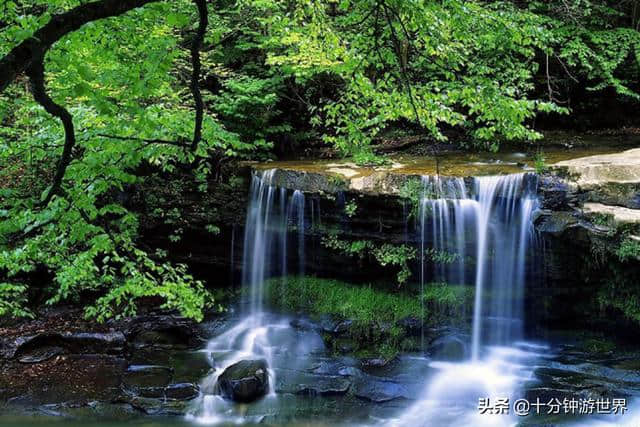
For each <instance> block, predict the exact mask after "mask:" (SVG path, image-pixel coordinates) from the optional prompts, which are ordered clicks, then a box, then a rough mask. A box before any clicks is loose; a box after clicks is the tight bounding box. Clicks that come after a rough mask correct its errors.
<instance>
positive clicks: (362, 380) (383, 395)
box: [353, 375, 409, 403]
mask: <svg viewBox="0 0 640 427" xmlns="http://www.w3.org/2000/svg"><path fill="white" fill-rule="evenodd" d="M353 394H354V395H355V396H356V397H359V398H361V399H365V400H369V401H371V402H376V403H382V402H388V401H390V400H394V399H400V398H405V399H406V398H408V396H409V391H408V390H407V388H406V387H405V386H404V385H402V384H400V383H397V382H395V381H391V380H388V379H385V378H380V377H374V376H372V375H362V376H359V377H357V378H356V379H355V380H354V383H353Z"/></svg>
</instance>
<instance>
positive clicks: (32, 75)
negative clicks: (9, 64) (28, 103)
mask: <svg viewBox="0 0 640 427" xmlns="http://www.w3.org/2000/svg"><path fill="white" fill-rule="evenodd" d="M26 72H27V75H28V76H29V83H30V85H31V93H32V94H33V98H34V99H35V100H36V102H37V103H38V104H40V105H42V106H43V107H44V109H45V110H46V112H47V113H49V114H51V115H52V116H54V117H57V118H58V119H60V121H61V122H62V126H63V127H64V147H63V149H62V156H61V157H60V160H58V165H57V167H56V172H55V175H54V176H53V181H52V182H51V187H50V188H49V191H48V192H47V195H46V196H45V198H44V200H43V202H42V203H43V204H44V205H48V204H49V202H50V201H51V199H52V198H53V196H54V195H55V194H56V193H58V192H59V191H60V189H61V186H62V179H63V178H64V173H65V171H66V170H67V166H69V163H71V152H72V150H73V147H74V146H75V144H76V134H75V131H74V129H73V117H72V116H71V113H69V111H67V109H66V108H64V107H63V106H61V105H59V104H56V103H55V101H54V100H53V99H51V97H50V96H49V94H47V90H46V86H45V80H44V58H40V59H38V60H36V61H35V62H32V63H31V65H30V66H29V68H28V69H27V70H26Z"/></svg>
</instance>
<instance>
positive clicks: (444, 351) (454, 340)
mask: <svg viewBox="0 0 640 427" xmlns="http://www.w3.org/2000/svg"><path fill="white" fill-rule="evenodd" d="M467 341H468V338H467V337H465V336H463V335H461V334H457V333H452V334H447V335H443V336H441V337H438V338H436V339H434V340H433V341H431V343H430V344H429V348H428V350H427V351H428V353H429V354H430V355H431V357H433V358H434V359H439V360H448V361H458V360H464V359H466V358H467V344H466V343H467Z"/></svg>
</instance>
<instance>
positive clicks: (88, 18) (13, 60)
mask: <svg viewBox="0 0 640 427" xmlns="http://www.w3.org/2000/svg"><path fill="white" fill-rule="evenodd" d="M158 1H160V0H100V1H95V2H90V3H85V4H83V5H80V6H78V7H75V8H73V9H71V10H69V11H68V12H65V13H62V14H60V15H54V16H52V17H51V20H50V21H49V22H48V23H47V24H46V25H44V26H43V27H42V28H40V29H39V30H37V31H36V32H35V33H34V34H33V36H31V37H30V38H28V39H26V40H24V41H23V42H22V43H20V44H19V45H18V46H16V47H14V48H13V49H12V50H11V51H10V52H9V53H8V54H7V55H6V56H4V57H3V58H2V59H0V92H3V91H4V90H5V89H6V88H7V86H9V84H11V82H12V81H13V80H15V78H16V77H17V75H18V74H20V73H23V72H25V71H26V70H27V68H29V67H30V66H32V65H33V64H34V63H35V62H37V61H39V60H41V59H42V58H44V56H45V54H46V53H47V51H48V50H49V49H50V48H51V46H53V44H54V43H55V42H57V41H58V40H60V39H61V38H62V37H64V36H66V35H67V34H69V33H71V32H73V31H76V30H78V29H79V28H80V27H82V26H83V25H84V24H87V23H89V22H92V21H96V20H98V19H104V18H110V17H113V16H118V15H122V14H123V13H125V12H128V11H130V10H132V9H135V8H138V7H140V6H144V5H145V4H148V3H154V2H158Z"/></svg>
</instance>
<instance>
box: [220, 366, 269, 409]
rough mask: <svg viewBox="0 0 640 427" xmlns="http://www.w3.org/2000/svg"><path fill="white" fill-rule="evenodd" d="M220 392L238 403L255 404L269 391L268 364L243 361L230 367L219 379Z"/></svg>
mask: <svg viewBox="0 0 640 427" xmlns="http://www.w3.org/2000/svg"><path fill="white" fill-rule="evenodd" d="M216 388H217V390H218V392H219V393H220V394H221V395H222V396H224V397H226V398H227V399H231V400H234V401H236V402H245V403H248V402H253V401H254V400H257V399H259V398H260V397H262V396H264V395H265V394H267V392H268V391H269V373H268V372H267V362H266V360H264V359H260V360H242V361H240V362H238V363H235V364H233V365H231V366H229V367H228V368H227V369H225V370H224V372H223V373H222V374H220V376H219V377H218V382H217V386H216Z"/></svg>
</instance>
